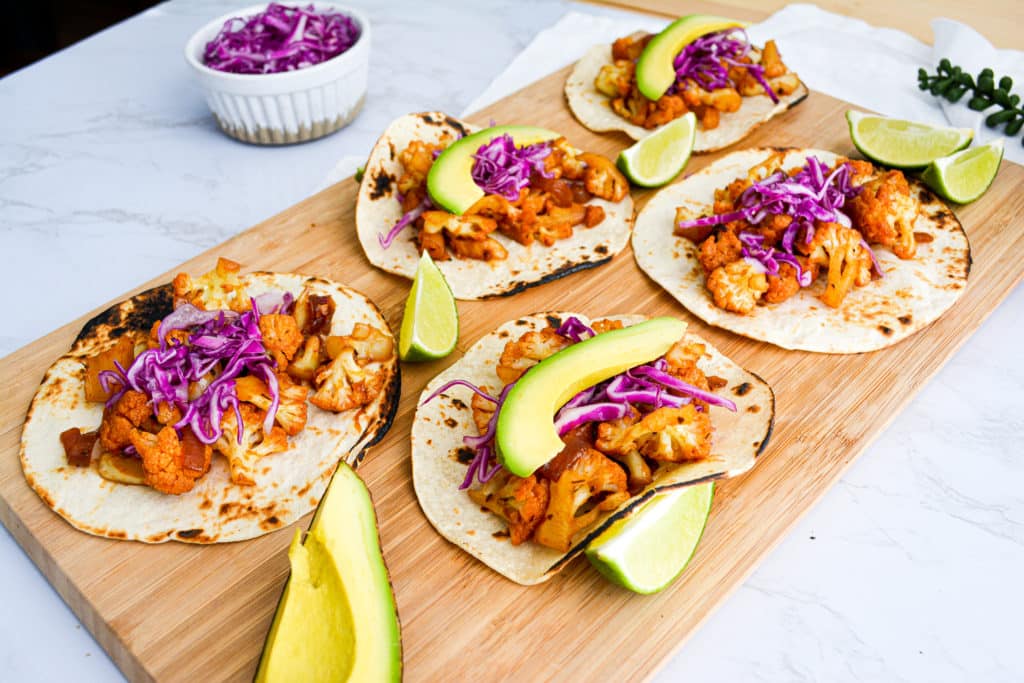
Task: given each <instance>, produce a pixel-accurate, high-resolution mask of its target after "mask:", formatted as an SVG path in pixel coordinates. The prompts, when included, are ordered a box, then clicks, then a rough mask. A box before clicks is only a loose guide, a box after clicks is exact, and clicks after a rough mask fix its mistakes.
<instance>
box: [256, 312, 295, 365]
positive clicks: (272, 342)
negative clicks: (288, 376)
mask: <svg viewBox="0 0 1024 683" xmlns="http://www.w3.org/2000/svg"><path fill="white" fill-rule="evenodd" d="M259 325H260V335H261V336H262V337H263V346H264V348H266V349H267V351H269V352H270V355H272V356H273V357H274V360H276V361H277V369H278V370H283V369H285V368H286V367H288V361H290V360H291V359H292V358H293V357H294V356H295V352H296V351H298V350H299V347H300V346H302V332H301V331H300V330H299V323H298V322H297V321H296V320H295V317H294V316H291V315H284V314H281V313H267V314H265V315H261V316H260V323H259Z"/></svg>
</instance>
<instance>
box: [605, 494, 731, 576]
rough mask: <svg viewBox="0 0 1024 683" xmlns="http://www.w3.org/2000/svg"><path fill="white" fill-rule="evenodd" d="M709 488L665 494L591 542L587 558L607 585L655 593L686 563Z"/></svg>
mask: <svg viewBox="0 0 1024 683" xmlns="http://www.w3.org/2000/svg"><path fill="white" fill-rule="evenodd" d="M714 487H715V485H714V484H713V483H707V484H698V485H697V486H688V487H686V488H684V489H677V490H675V491H667V492H665V493H660V494H658V495H657V496H655V497H654V498H652V499H651V500H650V501H648V502H647V503H644V505H643V507H641V508H640V509H639V510H637V511H636V512H634V513H633V514H632V515H630V516H629V517H626V518H625V519H620V520H618V521H616V522H615V523H614V524H612V525H611V526H610V527H608V529H607V530H606V531H605V532H604V533H603V534H601V535H600V536H598V537H597V538H596V539H594V540H593V542H591V544H590V545H589V546H588V547H587V559H588V560H590V563H591V564H592V565H594V567H596V568H597V570H598V571H599V572H601V574H602V575H604V577H605V578H606V579H608V580H609V581H611V582H612V583H616V584H618V585H620V586H622V587H623V588H628V589H629V590H631V591H633V592H635V593H657V592H658V591H660V590H662V589H663V588H665V587H666V586H668V585H669V584H670V583H672V582H673V581H674V580H675V579H676V577H677V576H679V575H680V574H682V573H683V570H684V569H686V565H687V564H689V562H690V558H691V557H692V556H693V551H694V550H695V549H696V548H697V543H698V542H700V537H701V535H702V534H703V533H704V525H705V524H706V523H707V521H708V512H709V511H710V510H711V497H712V494H713V493H714Z"/></svg>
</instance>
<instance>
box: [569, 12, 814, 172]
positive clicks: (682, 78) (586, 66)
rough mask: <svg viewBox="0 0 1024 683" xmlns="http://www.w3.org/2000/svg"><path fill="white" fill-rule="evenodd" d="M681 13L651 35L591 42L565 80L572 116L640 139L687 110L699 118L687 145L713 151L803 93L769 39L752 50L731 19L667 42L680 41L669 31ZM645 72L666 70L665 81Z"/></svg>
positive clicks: (795, 101)
mask: <svg viewBox="0 0 1024 683" xmlns="http://www.w3.org/2000/svg"><path fill="white" fill-rule="evenodd" d="M687 19H688V18H684V19H681V20H679V21H677V22H675V23H674V24H671V25H670V26H669V27H668V28H666V29H665V30H664V31H662V32H661V33H660V34H657V35H655V34H649V33H633V34H631V35H628V36H625V37H623V38H619V39H618V40H616V41H615V42H614V43H613V44H612V45H610V46H609V45H607V44H600V45H595V46H594V47H592V48H591V49H590V50H589V51H588V52H587V53H586V54H585V55H583V57H582V58H581V59H580V60H579V61H578V62H577V63H576V66H575V68H574V69H573V71H572V73H571V74H570V75H569V79H568V80H567V81H566V83H565V97H566V99H567V100H568V102H569V108H570V109H571V110H572V113H573V115H574V116H575V117H576V119H577V120H578V121H579V122H580V123H582V124H583V125H584V126H586V127H587V128H589V129H590V130H593V131H597V132H605V131H612V130H619V131H623V132H625V133H626V134H627V135H629V136H630V137H632V138H633V139H634V140H639V139H641V138H643V137H645V136H647V135H649V134H650V133H651V132H652V131H654V130H655V129H657V128H658V127H660V126H663V125H664V124H666V123H669V122H670V121H673V120H674V119H677V118H679V117H681V116H683V115H684V114H686V113H687V112H690V111H692V112H694V114H695V115H696V117H697V122H698V123H697V131H696V138H695V140H694V146H693V151H694V152H698V153H700V152H713V151H715V150H719V149H722V148H724V147H728V146H729V145H731V144H733V143H734V142H738V141H739V140H741V139H743V138H745V137H746V136H747V135H749V134H750V133H752V132H753V131H754V129H755V128H757V127H758V126H760V125H761V124H762V123H764V122H765V121H768V120H769V119H771V118H773V117H774V116H777V115H778V114H781V113H782V112H784V111H786V110H787V109H789V108H790V107H793V106H795V105H797V104H799V103H800V102H802V101H803V100H804V98H806V97H807V92H808V91H807V87H806V86H805V85H804V84H803V83H802V82H801V81H800V79H799V77H798V76H797V75H796V74H795V73H793V72H792V71H790V70H789V69H788V68H787V67H786V65H785V63H784V62H783V61H782V57H781V56H780V54H779V50H778V47H777V46H776V44H775V41H773V40H769V41H768V42H767V43H765V45H764V47H763V48H762V49H758V48H756V47H754V46H752V45H751V44H750V41H749V39H748V38H747V36H746V33H745V32H744V31H743V29H742V28H741V27H739V26H738V25H737V23H736V22H732V21H729V20H719V21H718V22H716V23H715V24H710V25H706V26H705V28H713V29H714V30H712V32H710V33H706V34H704V35H699V37H696V38H695V39H694V40H692V42H689V43H687V44H683V45H680V46H678V47H669V46H671V45H673V44H676V45H678V43H679V41H678V40H677V41H675V43H673V42H672V38H673V33H675V32H677V29H676V27H678V26H679V25H680V24H682V23H683V22H686V20H687ZM719 27H725V28H722V29H721V30H719ZM684 28H685V26H684ZM651 72H663V74H668V81H667V82H666V81H665V79H664V78H660V79H659V78H657V77H655V76H658V75H663V74H662V73H655V75H654V76H652V75H649V74H650V73H651ZM645 93H646V94H645Z"/></svg>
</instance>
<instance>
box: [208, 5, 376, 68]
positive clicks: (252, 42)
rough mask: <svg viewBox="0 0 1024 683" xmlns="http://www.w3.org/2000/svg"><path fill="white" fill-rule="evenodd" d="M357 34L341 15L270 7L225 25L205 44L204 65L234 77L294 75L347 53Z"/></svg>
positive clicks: (232, 20)
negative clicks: (293, 73) (239, 75)
mask: <svg viewBox="0 0 1024 683" xmlns="http://www.w3.org/2000/svg"><path fill="white" fill-rule="evenodd" d="M360 33H361V32H360V30H359V26H358V25H357V24H356V22H355V21H354V20H353V19H352V17H350V16H348V15H346V14H342V13H340V12H332V11H330V10H327V11H323V12H320V11H317V10H316V9H315V8H314V7H313V5H308V6H307V7H305V8H302V7H289V6H287V5H281V4H278V3H275V2H272V3H270V4H269V5H267V8H266V9H265V10H264V11H263V12H260V13H259V14H256V15H254V16H251V17H245V18H243V17H234V18H232V19H228V20H227V21H226V22H224V26H223V27H222V28H221V30H220V33H218V34H217V36H216V37H215V38H214V39H213V40H211V41H210V42H209V43H207V44H206V48H205V49H204V50H203V64H205V65H206V66H208V67H210V68H211V69H216V70H217V71H227V72H230V73H236V74H272V73H281V72H284V71H295V70H296V69H303V68H306V67H309V66H313V65H315V64H320V63H321V62H325V61H327V60H328V59H331V58H332V57H337V56H338V55H340V54H341V53H343V52H346V51H347V50H348V49H349V48H351V47H352V46H353V45H355V44H356V41H357V40H359V36H360Z"/></svg>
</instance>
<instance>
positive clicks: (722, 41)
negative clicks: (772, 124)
mask: <svg viewBox="0 0 1024 683" xmlns="http://www.w3.org/2000/svg"><path fill="white" fill-rule="evenodd" d="M736 33H740V34H741V35H742V38H737V37H734V35H733V34H736ZM749 53H750V39H749V38H748V37H747V32H746V31H744V30H743V29H742V28H739V27H737V28H729V29H726V30H724V31H718V32H716V33H708V34H706V35H703V36H701V37H700V38H697V39H696V40H694V41H693V42H692V43H690V44H689V45H687V46H686V47H685V48H683V51H682V52H680V53H679V54H678V55H676V58H675V60H674V61H673V62H672V65H673V66H674V67H675V70H676V82H675V84H673V88H671V89H670V92H675V91H676V90H678V88H679V86H680V85H681V84H682V83H683V82H684V81H685V80H686V79H688V78H689V79H693V80H694V81H696V82H697V84H698V85H700V87H702V88H703V89H705V90H709V91H710V90H720V89H722V88H730V87H732V81H730V80H729V67H730V66H734V67H739V68H742V69H746V70H747V71H749V72H750V75H752V76H753V77H754V78H755V79H756V80H757V82H758V83H760V84H761V87H762V88H764V91H765V92H766V93H767V94H768V97H770V98H772V102H778V101H779V97H778V95H776V94H775V91H774V90H772V87H771V86H770V85H768V81H767V80H765V77H764V67H763V66H761V65H760V64H754V63H747V62H743V61H740V60H741V59H743V58H744V57H746V56H747V55H748V54H749Z"/></svg>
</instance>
